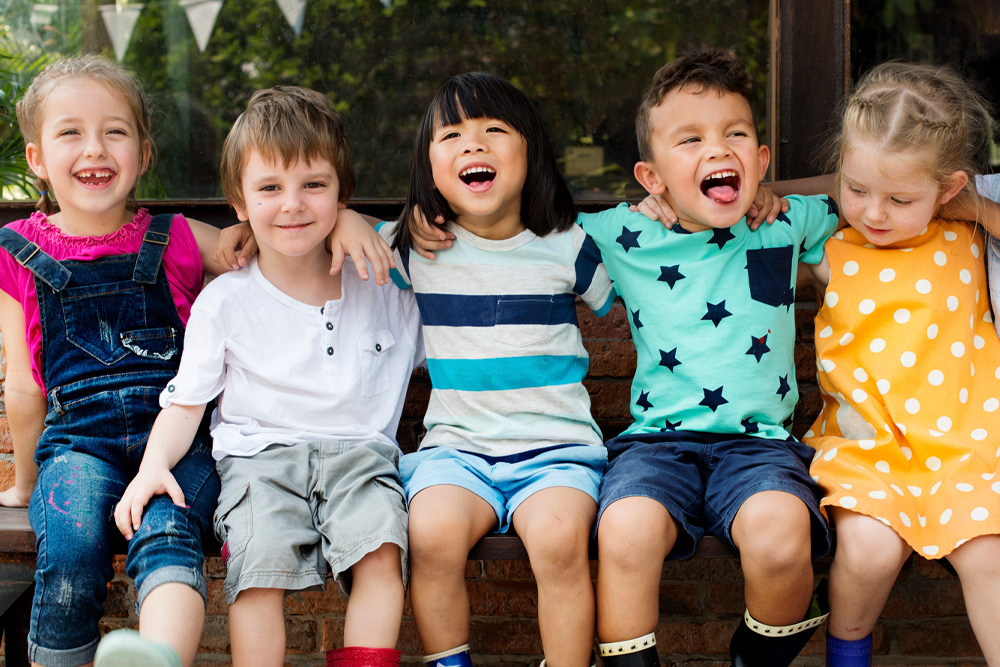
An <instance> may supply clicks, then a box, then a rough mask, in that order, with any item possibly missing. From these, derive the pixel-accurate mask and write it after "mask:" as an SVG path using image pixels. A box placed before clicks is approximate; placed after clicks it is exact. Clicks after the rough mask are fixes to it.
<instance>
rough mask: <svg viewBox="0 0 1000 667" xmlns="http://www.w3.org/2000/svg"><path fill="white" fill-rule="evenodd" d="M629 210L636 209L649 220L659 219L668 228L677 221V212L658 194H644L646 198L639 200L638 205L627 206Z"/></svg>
mask: <svg viewBox="0 0 1000 667" xmlns="http://www.w3.org/2000/svg"><path fill="white" fill-rule="evenodd" d="M629 210H630V211H633V212H635V211H638V212H639V213H642V214H643V215H644V216H646V217H647V218H649V219H650V220H659V221H660V222H662V223H663V226H664V227H666V228H667V229H670V228H671V227H673V226H674V225H675V224H676V223H677V214H675V213H674V209H672V208H670V204H668V203H667V201H666V200H665V199H663V198H662V197H660V195H646V198H645V199H643V200H642V201H641V202H639V205H638V206H636V205H632V206H629Z"/></svg>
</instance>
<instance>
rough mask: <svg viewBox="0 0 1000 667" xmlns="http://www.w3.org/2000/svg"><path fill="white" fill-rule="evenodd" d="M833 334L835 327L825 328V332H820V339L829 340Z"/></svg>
mask: <svg viewBox="0 0 1000 667" xmlns="http://www.w3.org/2000/svg"><path fill="white" fill-rule="evenodd" d="M832 333H833V327H823V330H822V331H820V332H819V334H818V335H819V337H820V338H829V337H830V334H832Z"/></svg>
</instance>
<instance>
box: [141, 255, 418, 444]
mask: <svg viewBox="0 0 1000 667" xmlns="http://www.w3.org/2000/svg"><path fill="white" fill-rule="evenodd" d="M342 276H343V278H342V280H343V283H342V295H341V298H340V299H338V300H336V301H329V302H327V304H326V305H325V306H323V307H322V308H320V307H318V306H311V305H308V304H305V303H302V302H300V301H297V300H295V299H293V298H292V297H290V296H288V295H287V294H285V293H284V292H282V291H280V290H279V289H278V288H277V287H275V286H274V285H273V284H271V283H270V282H269V281H268V280H267V279H266V278H265V277H264V275H263V274H262V273H261V272H260V269H259V268H258V267H257V261H256V258H255V259H254V260H253V261H252V262H251V263H250V266H248V267H246V268H245V269H243V270H242V271H234V272H231V273H227V274H225V275H223V276H220V277H219V278H216V279H215V280H214V281H212V282H211V283H210V284H209V285H208V286H207V287H206V288H205V290H204V291H203V292H202V293H201V295H200V296H199V297H198V299H197V300H196V301H195V303H194V306H193V307H192V308H191V319H190V320H189V322H188V328H187V333H186V334H185V337H184V354H183V356H182V357H181V364H180V370H179V371H178V373H177V376H176V377H175V378H174V379H173V380H171V382H170V383H169V384H168V385H167V387H166V389H164V390H163V392H162V393H161V394H160V406H161V407H164V408H165V407H167V406H168V405H170V404H172V403H177V404H179V405H199V404H202V403H207V402H208V401H210V400H211V399H212V398H214V397H215V396H217V395H219V394H220V393H221V396H220V397H219V404H218V408H217V409H216V410H215V412H214V413H213V415H212V437H213V439H214V447H213V455H214V456H215V458H216V459H217V460H218V459H222V458H224V457H226V456H250V455H252V454H255V453H256V452H259V451H260V450H262V449H264V448H265V447H267V446H269V445H271V444H276V443H280V444H295V443H299V442H307V441H310V440H338V441H348V442H369V441H372V440H378V441H381V442H385V443H389V444H396V428H397V426H398V424H399V417H400V413H401V412H402V409H403V401H404V399H405V396H406V386H407V383H408V382H409V379H410V373H411V372H412V371H413V368H414V367H415V366H417V365H420V364H422V363H423V361H424V346H423V339H422V338H421V334H420V317H419V314H418V311H417V306H416V302H415V301H414V298H413V294H412V292H410V291H408V290H400V289H399V288H397V287H396V286H395V285H392V284H389V285H384V286H378V285H376V284H375V282H374V281H373V280H368V281H363V280H361V279H360V278H359V277H358V275H357V272H356V271H355V268H354V266H353V265H351V262H350V260H348V261H347V263H345V266H344V269H343V271H342Z"/></svg>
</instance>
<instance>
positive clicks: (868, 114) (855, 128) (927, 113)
mask: <svg viewBox="0 0 1000 667" xmlns="http://www.w3.org/2000/svg"><path fill="white" fill-rule="evenodd" d="M991 130H992V119H991V118H990V112H989V105H988V104H987V103H986V101H985V100H984V99H983V98H982V97H981V96H980V95H979V93H978V92H976V91H975V89H973V87H972V86H971V85H970V84H969V82H968V81H966V80H965V79H963V78H962V77H961V76H959V75H958V74H957V73H955V72H954V71H953V70H951V69H949V68H947V67H935V66H931V65H919V64H915V63H904V62H888V63H883V64H881V65H878V66H876V67H874V68H873V69H872V70H871V71H869V72H868V73H867V74H865V75H864V76H863V77H862V78H861V80H860V81H859V82H858V85H857V87H856V88H855V90H854V92H853V93H852V94H851V95H850V97H849V98H848V99H847V102H846V104H845V107H844V111H843V114H842V121H841V127H840V131H839V132H838V134H837V135H836V136H835V137H834V140H833V144H832V148H833V150H831V151H830V153H831V155H832V156H833V159H834V161H835V163H834V165H833V166H834V170H835V172H836V174H837V176H836V179H837V189H838V190H839V188H840V172H841V168H842V166H843V162H844V154H845V153H846V151H847V150H848V149H849V148H850V147H851V144H852V142H856V141H858V140H863V141H868V142H874V144H875V145H876V146H877V147H878V148H879V150H881V151H882V152H883V153H884V154H892V153H898V152H903V151H918V152H922V153H924V154H926V155H927V156H928V159H927V165H926V168H927V173H928V174H929V175H930V176H931V178H933V179H934V180H935V182H937V183H938V184H940V185H942V186H943V185H944V183H945V182H946V179H947V178H948V177H949V176H950V175H951V174H953V173H954V172H956V171H964V172H966V173H967V174H968V175H969V184H968V185H966V187H965V189H964V190H963V191H962V192H960V193H959V194H958V195H957V196H956V199H958V198H960V197H971V196H972V195H973V194H974V192H975V174H976V173H977V172H981V171H982V170H983V169H984V167H985V166H986V164H987V162H988V158H987V150H988V149H987V145H988V141H989V138H990V135H991Z"/></svg>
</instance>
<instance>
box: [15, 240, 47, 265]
mask: <svg viewBox="0 0 1000 667" xmlns="http://www.w3.org/2000/svg"><path fill="white" fill-rule="evenodd" d="M29 250H30V251H31V252H30V253H29V252H28V251H29ZM41 251H42V249H41V248H39V247H38V244H36V243H31V242H30V241H29V242H28V245H26V246H24V248H23V249H22V250H21V252H19V253H17V254H16V255H14V259H16V260H17V263H18V264H20V265H21V266H23V267H24V268H26V269H27V268H28V262H30V261H31V258H32V257H34V256H35V255H37V254H38V253H39V252H41ZM25 253H28V256H27V257H25V256H24V254H25Z"/></svg>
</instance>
